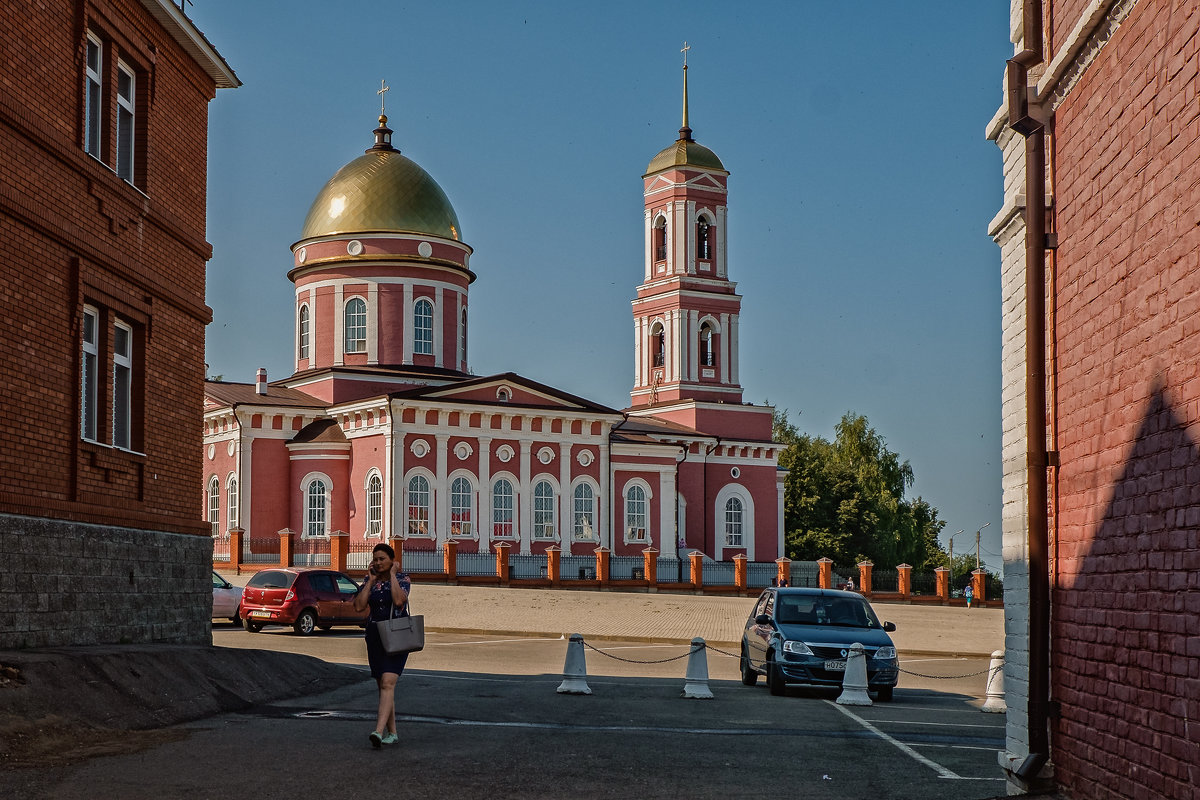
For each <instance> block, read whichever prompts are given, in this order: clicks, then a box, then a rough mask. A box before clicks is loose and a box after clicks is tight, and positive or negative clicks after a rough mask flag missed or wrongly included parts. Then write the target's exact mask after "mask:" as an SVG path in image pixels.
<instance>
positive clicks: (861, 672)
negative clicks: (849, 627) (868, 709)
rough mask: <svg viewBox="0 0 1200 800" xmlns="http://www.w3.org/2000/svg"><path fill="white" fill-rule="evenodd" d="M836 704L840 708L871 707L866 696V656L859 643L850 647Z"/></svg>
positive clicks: (869, 698)
mask: <svg viewBox="0 0 1200 800" xmlns="http://www.w3.org/2000/svg"><path fill="white" fill-rule="evenodd" d="M837 703H838V705H841V706H869V705H871V695H869V694H867V656H866V654H865V653H864V652H863V646H862V644H860V643H859V642H855V643H854V644H852V645H850V654H849V655H848V656H847V657H846V672H845V674H844V675H842V693H841V694H840V695H838V699H837Z"/></svg>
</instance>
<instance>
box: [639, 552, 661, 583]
mask: <svg viewBox="0 0 1200 800" xmlns="http://www.w3.org/2000/svg"><path fill="white" fill-rule="evenodd" d="M642 571H643V572H645V573H646V587H647V588H648V589H650V590H651V591H654V590H656V589H657V588H658V551H657V550H656V549H654V548H653V547H647V548H646V549H645V550H643V551H642Z"/></svg>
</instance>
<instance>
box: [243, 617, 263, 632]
mask: <svg viewBox="0 0 1200 800" xmlns="http://www.w3.org/2000/svg"><path fill="white" fill-rule="evenodd" d="M242 627H243V628H245V629H246V630H248V631H250V632H251V633H258V632H259V631H261V630H262V629H263V624H262V623H261V622H251V621H250V620H249V619H245V620H242Z"/></svg>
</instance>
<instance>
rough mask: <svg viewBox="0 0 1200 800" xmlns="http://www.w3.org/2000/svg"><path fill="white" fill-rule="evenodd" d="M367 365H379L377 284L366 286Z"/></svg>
mask: <svg viewBox="0 0 1200 800" xmlns="http://www.w3.org/2000/svg"><path fill="white" fill-rule="evenodd" d="M367 363H368V364H378V363H379V284H377V283H370V284H368V285H367Z"/></svg>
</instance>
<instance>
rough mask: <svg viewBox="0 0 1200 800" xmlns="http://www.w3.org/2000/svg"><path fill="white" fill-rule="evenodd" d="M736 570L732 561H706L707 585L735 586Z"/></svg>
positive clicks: (705, 581) (705, 577)
mask: <svg viewBox="0 0 1200 800" xmlns="http://www.w3.org/2000/svg"><path fill="white" fill-rule="evenodd" d="M733 584H734V572H733V562H732V561H705V562H704V585H705V586H733Z"/></svg>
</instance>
